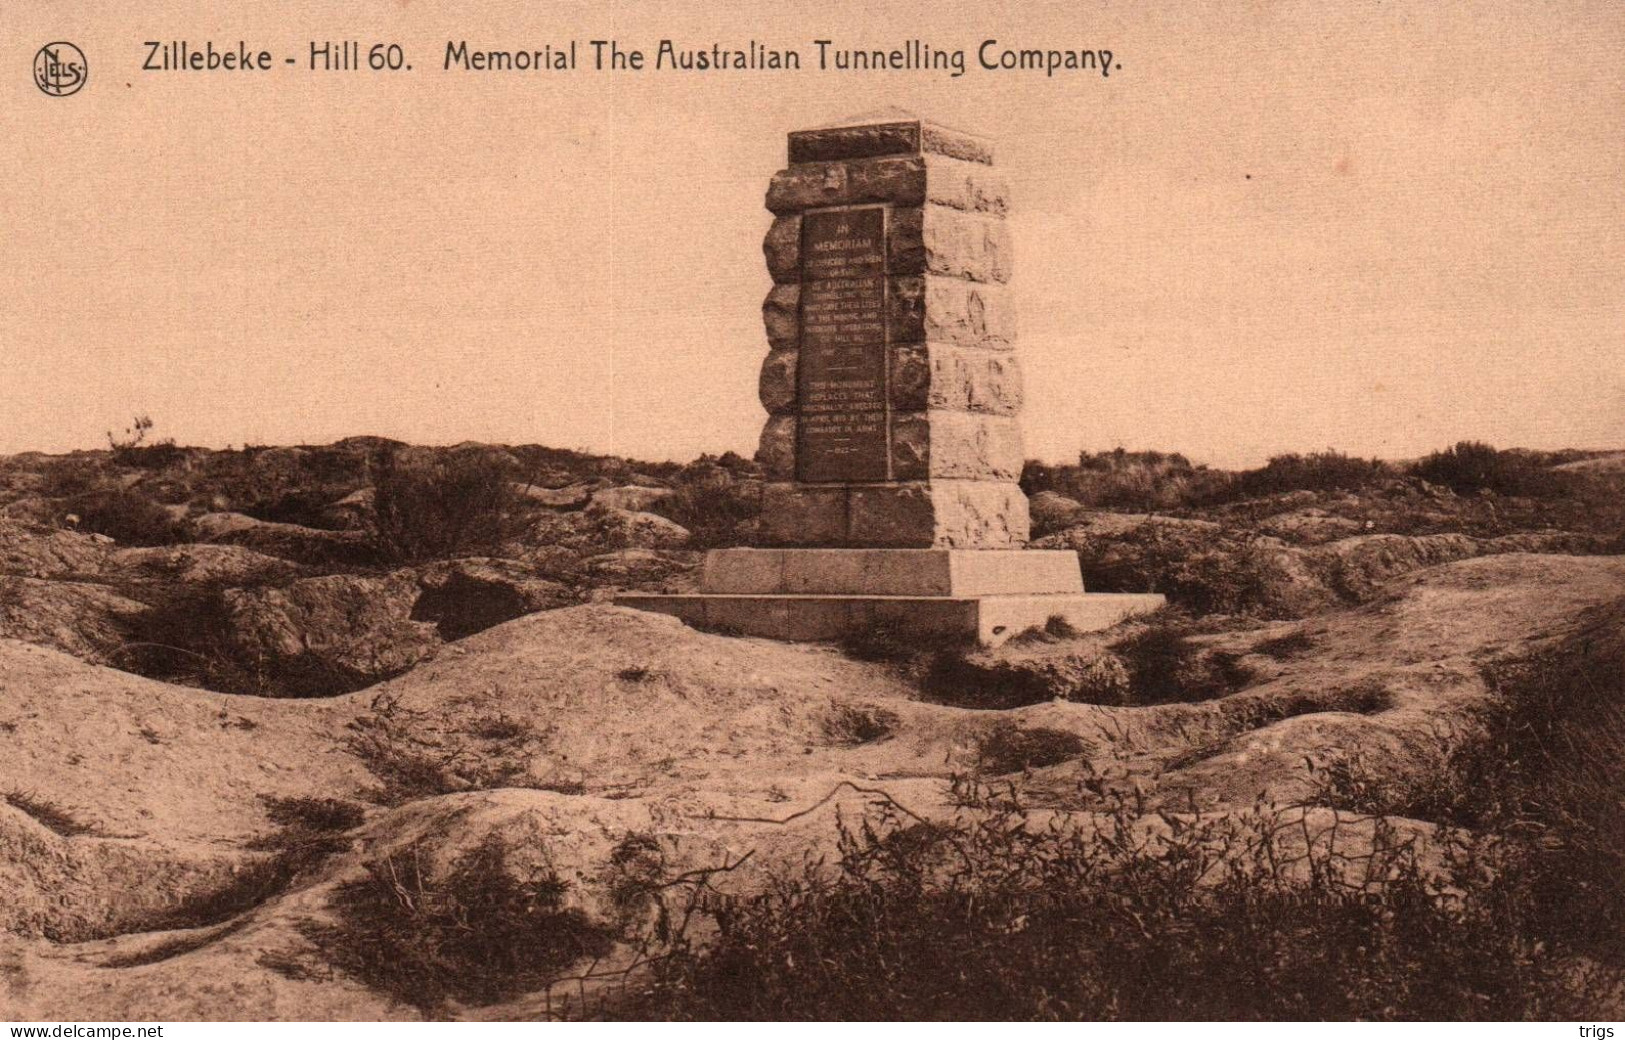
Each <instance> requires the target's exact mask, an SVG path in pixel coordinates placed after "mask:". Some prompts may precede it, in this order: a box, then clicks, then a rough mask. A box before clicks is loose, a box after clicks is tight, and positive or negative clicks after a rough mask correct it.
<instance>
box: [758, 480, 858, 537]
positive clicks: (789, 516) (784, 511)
mask: <svg viewBox="0 0 1625 1040" xmlns="http://www.w3.org/2000/svg"><path fill="white" fill-rule="evenodd" d="M846 516H847V489H846V488H845V487H844V486H841V485H833V486H827V487H826V486H822V485H807V484H793V483H787V482H774V483H768V484H763V485H762V516H761V521H760V526H759V528H758V532H759V534H760V535H761V538H762V542H763V544H765V545H770V546H771V545H845V544H847V536H846V527H847V524H846Z"/></svg>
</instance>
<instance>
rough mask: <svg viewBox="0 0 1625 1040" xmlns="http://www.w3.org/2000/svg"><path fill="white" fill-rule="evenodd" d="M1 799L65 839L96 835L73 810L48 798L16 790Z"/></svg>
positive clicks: (94, 829) (8, 792)
mask: <svg viewBox="0 0 1625 1040" xmlns="http://www.w3.org/2000/svg"><path fill="white" fill-rule="evenodd" d="M0 797H4V798H5V800H6V803H7V804H9V805H10V806H11V807H12V808H14V809H16V810H18V811H19V812H22V813H24V814H26V815H28V816H32V817H33V818H34V820H35V822H37V823H38V824H40V826H42V827H44V828H45V829H47V830H49V831H51V832H53V833H55V834H58V835H60V836H62V837H64V838H72V837H75V836H77V835H80V834H95V833H96V828H94V827H92V826H91V825H90V824H88V823H84V822H83V821H81V820H80V819H79V818H78V817H77V816H75V815H74V814H73V812H72V811H71V810H69V809H67V808H66V807H64V806H62V805H59V804H58V803H56V802H53V801H51V800H50V799H48V798H41V797H39V796H38V795H36V794H33V793H30V792H28V791H21V790H18V789H16V788H13V789H12V790H10V791H7V792H6V793H5V794H4V795H3V796H0Z"/></svg>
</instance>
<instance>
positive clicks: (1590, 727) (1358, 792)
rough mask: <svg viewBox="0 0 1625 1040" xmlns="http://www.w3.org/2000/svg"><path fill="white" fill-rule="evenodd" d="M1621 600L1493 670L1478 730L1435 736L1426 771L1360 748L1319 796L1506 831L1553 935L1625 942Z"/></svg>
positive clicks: (1353, 806) (1603, 945)
mask: <svg viewBox="0 0 1625 1040" xmlns="http://www.w3.org/2000/svg"><path fill="white" fill-rule="evenodd" d="M1622 621H1625V602H1621V603H1619V604H1616V605H1614V606H1613V607H1610V608H1604V609H1601V610H1597V611H1594V612H1593V613H1592V614H1591V615H1590V617H1589V618H1588V621H1587V623H1586V624H1585V625H1584V626H1583V627H1582V628H1581V629H1580V630H1579V631H1578V632H1576V633H1575V634H1574V635H1572V636H1570V637H1569V638H1568V639H1567V640H1565V641H1564V642H1563V643H1562V644H1560V645H1558V646H1556V647H1553V648H1550V649H1548V650H1546V651H1543V652H1541V653H1539V654H1537V655H1535V656H1533V657H1531V658H1526V659H1521V660H1514V661H1506V662H1501V663H1499V664H1495V665H1491V666H1490V667H1489V669H1488V675H1487V679H1488V681H1489V683H1490V684H1491V687H1492V689H1493V691H1494V699H1493V701H1492V702H1491V704H1490V706H1489V707H1488V708H1487V709H1486V710H1484V711H1483V712H1481V713H1480V716H1479V718H1478V720H1477V723H1478V724H1477V726H1476V727H1475V728H1472V729H1469V730H1467V731H1465V732H1451V733H1444V732H1441V733H1438V734H1436V735H1435V737H1434V740H1433V742H1432V744H1433V747H1432V758H1433V761H1432V762H1430V763H1428V768H1425V769H1422V770H1419V771H1416V772H1411V773H1405V774H1397V775H1395V774H1391V773H1390V774H1386V775H1385V774H1383V773H1379V772H1378V771H1377V770H1375V769H1373V768H1372V767H1371V766H1370V764H1369V763H1368V762H1367V761H1366V760H1365V758H1364V757H1363V756H1362V755H1361V754H1360V753H1359V752H1358V751H1354V752H1349V753H1346V754H1343V755H1339V756H1335V757H1334V758H1333V759H1332V760H1331V761H1330V762H1329V763H1328V764H1326V765H1325V766H1324V767H1323V768H1322V769H1321V770H1320V773H1319V779H1320V782H1321V795H1320V797H1321V799H1322V800H1323V801H1324V802H1325V803H1326V804H1328V805H1332V806H1334V807H1338V808H1343V809H1348V810H1352V811H1356V812H1364V813H1381V814H1388V815H1396V816H1408V817H1414V818H1418V819H1423V820H1429V821H1432V822H1436V823H1440V824H1444V825H1446V826H1451V827H1461V828H1469V829H1471V830H1473V831H1476V832H1480V833H1491V834H1495V835H1498V836H1500V838H1501V839H1502V840H1503V841H1505V842H1506V843H1507V844H1508V846H1509V848H1510V849H1511V850H1512V851H1514V852H1515V853H1516V854H1517V856H1518V861H1517V866H1518V869H1519V870H1521V871H1522V872H1523V873H1524V875H1525V877H1526V881H1527V883H1528V884H1529V885H1531V886H1536V887H1538V889H1539V893H1540V898H1539V900H1538V903H1537V904H1536V905H1534V906H1532V907H1531V908H1530V910H1529V912H1530V913H1531V914H1534V915H1537V917H1538V919H1539V920H1540V921H1541V922H1542V925H1541V927H1542V928H1543V930H1544V932H1545V933H1546V934H1547V935H1550V936H1551V937H1552V938H1553V939H1556V938H1568V939H1570V940H1573V939H1576V938H1584V939H1585V940H1586V943H1587V949H1588V952H1590V953H1593V954H1595V955H1598V956H1606V957H1608V958H1609V959H1611V960H1613V961H1614V962H1615V963H1620V962H1621V961H1622V960H1625V958H1621V956H1620V954H1619V951H1620V950H1625V802H1621V800H1620V797H1619V792H1620V791H1621V790H1622V789H1625V624H1622V623H1621V622H1622Z"/></svg>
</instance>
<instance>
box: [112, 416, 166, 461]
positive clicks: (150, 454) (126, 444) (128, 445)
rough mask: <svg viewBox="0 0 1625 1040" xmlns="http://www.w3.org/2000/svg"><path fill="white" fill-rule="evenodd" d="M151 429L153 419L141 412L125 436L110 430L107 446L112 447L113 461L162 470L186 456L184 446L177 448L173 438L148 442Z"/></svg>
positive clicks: (128, 427) (126, 428) (126, 429)
mask: <svg viewBox="0 0 1625 1040" xmlns="http://www.w3.org/2000/svg"><path fill="white" fill-rule="evenodd" d="M151 429H152V419H151V418H150V417H148V416H145V415H138V416H136V417H135V419H134V420H132V421H131V423H130V425H129V426H127V427H125V429H124V435H123V436H122V437H115V436H113V433H112V431H111V430H109V431H108V433H107V446H108V447H109V448H110V449H112V453H113V461H114V463H116V464H118V465H120V466H129V467H132V468H135V469H149V470H162V469H168V468H169V467H171V466H174V465H175V464H177V463H179V462H181V461H183V460H184V459H185V458H186V451H185V449H183V448H178V447H176V446H175V441H174V440H173V439H172V438H166V439H164V440H161V441H156V442H154V443H151V444H148V443H147V433H148V432H149V431H150V430H151Z"/></svg>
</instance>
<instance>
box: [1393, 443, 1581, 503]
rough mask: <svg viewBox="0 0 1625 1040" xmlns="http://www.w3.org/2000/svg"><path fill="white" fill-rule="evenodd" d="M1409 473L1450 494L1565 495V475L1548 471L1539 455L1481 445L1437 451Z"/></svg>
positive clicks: (1568, 487)
mask: <svg viewBox="0 0 1625 1040" xmlns="http://www.w3.org/2000/svg"><path fill="white" fill-rule="evenodd" d="M1411 473H1412V474H1413V475H1415V476H1418V477H1421V478H1422V479H1423V480H1426V481H1428V482H1429V483H1432V484H1443V485H1444V486H1445V487H1448V488H1450V489H1451V490H1453V491H1457V492H1464V493H1472V492H1477V491H1492V492H1495V493H1497V494H1501V495H1527V496H1531V497H1536V498H1540V497H1549V496H1554V495H1561V494H1563V493H1565V492H1566V491H1568V490H1569V489H1570V488H1571V486H1572V485H1573V483H1574V481H1573V480H1570V479H1567V478H1568V474H1566V473H1562V472H1559V471H1554V470H1552V469H1549V468H1547V466H1546V465H1545V460H1544V459H1542V458H1541V457H1540V456H1538V455H1534V454H1532V453H1529V452H1521V451H1498V450H1496V449H1495V448H1493V447H1491V446H1490V445H1488V444H1485V443H1483V442H1481V441H1462V442H1460V443H1459V444H1457V445H1456V446H1455V447H1453V448H1446V449H1445V450H1444V451H1436V452H1434V453H1433V454H1431V455H1429V456H1427V457H1426V458H1424V459H1422V460H1421V461H1420V462H1417V463H1416V464H1415V465H1413V466H1412V467H1411Z"/></svg>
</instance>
